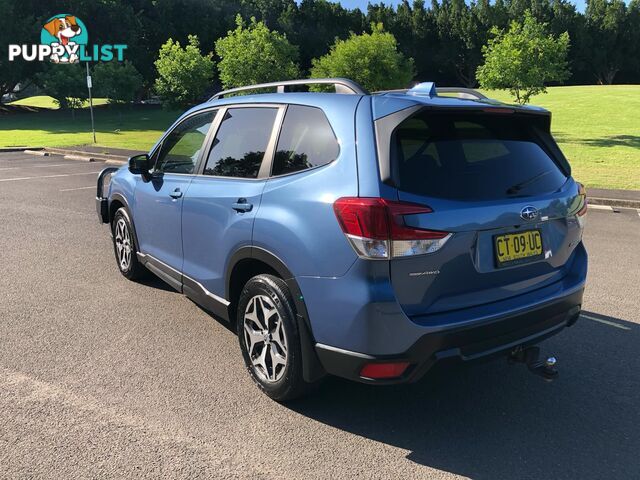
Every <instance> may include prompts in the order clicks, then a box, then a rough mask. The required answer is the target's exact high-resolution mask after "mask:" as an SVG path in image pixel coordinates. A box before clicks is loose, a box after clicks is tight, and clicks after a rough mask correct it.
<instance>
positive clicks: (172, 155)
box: [156, 110, 216, 174]
mask: <svg viewBox="0 0 640 480" xmlns="http://www.w3.org/2000/svg"><path fill="white" fill-rule="evenodd" d="M215 115H216V111H215V110H213V111H208V112H204V113H199V114H196V115H193V116H192V117H189V118H187V119H186V120H184V121H183V122H182V123H180V124H179V125H178V126H177V127H176V128H174V129H173V130H172V132H171V133H170V134H169V135H167V136H166V137H165V139H164V141H163V142H162V147H161V148H160V154H159V155H158V160H157V161H156V171H158V172H164V173H183V174H191V173H193V172H194V171H195V166H196V163H197V162H198V156H199V155H200V149H201V148H202V145H203V143H204V139H205V137H206V136H207V132H209V127H211V123H212V122H213V119H214V117H215Z"/></svg>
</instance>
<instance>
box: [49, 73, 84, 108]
mask: <svg viewBox="0 0 640 480" xmlns="http://www.w3.org/2000/svg"><path fill="white" fill-rule="evenodd" d="M36 83H37V84H38V85H40V88H41V89H42V92H43V93H44V94H45V95H49V96H51V97H53V99H54V100H55V103H56V104H57V105H58V106H59V107H60V108H62V109H66V108H72V109H74V108H80V107H82V104H83V102H84V100H86V99H87V98H88V94H89V92H88V90H87V78H86V73H85V66H84V65H80V64H77V63H76V64H70V65H49V66H48V67H47V68H46V69H45V71H44V72H42V73H39V74H38V75H37V77H36Z"/></svg>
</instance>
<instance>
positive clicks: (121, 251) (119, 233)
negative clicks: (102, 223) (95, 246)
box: [115, 218, 132, 271]
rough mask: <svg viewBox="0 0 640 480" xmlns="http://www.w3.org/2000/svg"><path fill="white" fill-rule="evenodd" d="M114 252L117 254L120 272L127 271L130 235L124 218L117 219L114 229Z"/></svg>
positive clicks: (129, 258)
mask: <svg viewBox="0 0 640 480" xmlns="http://www.w3.org/2000/svg"><path fill="white" fill-rule="evenodd" d="M115 230H116V231H115V240H116V252H117V254H118V265H119V266H120V270H123V271H127V270H129V267H130V266H131V252H132V248H131V235H130V234H129V227H127V222H125V221H124V218H119V219H118V221H117V222H116V229H115Z"/></svg>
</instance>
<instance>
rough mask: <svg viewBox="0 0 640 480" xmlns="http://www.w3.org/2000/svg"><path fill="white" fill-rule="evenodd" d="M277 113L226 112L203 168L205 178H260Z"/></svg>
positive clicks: (257, 110)
mask: <svg viewBox="0 0 640 480" xmlns="http://www.w3.org/2000/svg"><path fill="white" fill-rule="evenodd" d="M277 113H278V109H277V108H272V107H247V108H230V109H228V110H227V111H226V113H225V115H224V118H223V119H222V123H221V124H220V128H219V129H218V132H217V133H216V138H215V139H214V141H213V146H212V147H211V151H210V152H209V157H208V158H207V164H206V166H205V168H204V174H205V175H214V176H217V177H236V178H257V177H258V173H259V172H260V166H261V165H262V160H263V159H264V154H265V151H266V150H267V145H268V144H269V139H270V138H271V133H272V132H273V124H274V122H275V119H276V114H277Z"/></svg>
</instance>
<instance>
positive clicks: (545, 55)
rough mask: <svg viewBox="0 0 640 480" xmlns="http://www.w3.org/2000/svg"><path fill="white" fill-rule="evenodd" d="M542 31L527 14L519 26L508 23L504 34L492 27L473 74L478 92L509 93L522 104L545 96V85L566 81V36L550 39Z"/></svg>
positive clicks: (550, 37) (567, 74) (567, 71)
mask: <svg viewBox="0 0 640 480" xmlns="http://www.w3.org/2000/svg"><path fill="white" fill-rule="evenodd" d="M545 28H546V24H543V23H539V22H538V21H536V19H535V18H533V16H532V15H531V13H530V12H529V11H527V12H526V13H525V17H524V22H523V23H518V22H515V21H514V22H512V23H511V26H510V28H509V31H508V32H506V33H505V32H504V31H500V30H498V29H496V28H495V27H494V29H493V30H492V34H493V35H494V37H493V38H492V39H490V40H489V43H488V44H487V45H486V46H485V47H484V48H483V49H482V50H483V53H484V64H483V65H481V66H480V67H479V68H478V72H477V77H478V80H479V81H480V85H481V86H482V88H487V89H498V90H509V92H510V93H511V95H513V96H514V97H515V101H516V102H517V103H519V104H525V103H528V102H529V100H530V98H531V97H532V96H533V95H537V94H539V93H544V92H546V88H545V84H546V83H547V82H552V81H556V82H560V81H562V80H564V79H566V78H567V77H568V76H569V70H568V68H567V50H568V49H569V34H568V33H567V32H564V33H562V34H561V35H559V36H558V37H554V36H553V35H550V34H547V33H546V31H545Z"/></svg>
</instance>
